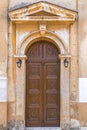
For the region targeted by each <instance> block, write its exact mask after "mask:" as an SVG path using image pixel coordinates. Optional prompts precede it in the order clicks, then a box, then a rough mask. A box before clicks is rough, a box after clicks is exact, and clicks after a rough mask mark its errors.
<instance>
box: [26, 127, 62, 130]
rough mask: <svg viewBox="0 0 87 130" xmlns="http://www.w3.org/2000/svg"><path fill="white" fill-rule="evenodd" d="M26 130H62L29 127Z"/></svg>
mask: <svg viewBox="0 0 87 130" xmlns="http://www.w3.org/2000/svg"><path fill="white" fill-rule="evenodd" d="M26 130H60V128H59V127H28V128H26Z"/></svg>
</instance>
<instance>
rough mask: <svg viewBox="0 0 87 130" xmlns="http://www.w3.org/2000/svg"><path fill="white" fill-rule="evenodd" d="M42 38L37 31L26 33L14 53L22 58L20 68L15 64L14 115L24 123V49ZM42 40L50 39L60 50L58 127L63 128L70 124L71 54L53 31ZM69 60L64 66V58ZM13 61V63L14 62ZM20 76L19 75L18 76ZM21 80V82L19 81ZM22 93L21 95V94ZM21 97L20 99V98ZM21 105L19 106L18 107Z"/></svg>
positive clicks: (16, 57) (16, 58)
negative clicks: (25, 36)
mask: <svg viewBox="0 0 87 130" xmlns="http://www.w3.org/2000/svg"><path fill="white" fill-rule="evenodd" d="M40 39H42V37H41V34H40V32H39V31H37V32H34V33H32V35H30V34H29V35H28V37H27V38H26V39H25V40H24V41H23V42H22V43H21V46H20V48H19V49H18V52H17V54H16V55H14V58H15V60H16V61H17V60H18V59H21V60H22V66H21V68H18V67H17V65H16V115H17V117H19V116H21V120H22V121H24V124H25V98H26V59H27V56H26V50H27V49H28V48H29V46H30V45H32V44H33V43H34V42H35V41H37V40H40ZM43 39H44V40H47V41H51V43H53V44H55V45H56V47H58V48H59V50H60V55H58V57H59V58H60V127H61V128H62V129H64V130H65V128H66V129H67V128H68V127H69V126H70V113H69V111H70V110H69V109H70V104H69V97H70V96H69V87H70V84H69V83H70V76H69V73H70V58H71V55H70V54H68V53H66V49H65V48H64V44H63V42H62V41H60V39H59V38H58V37H57V36H56V35H55V34H53V33H51V32H47V33H46V35H45V36H44V37H43ZM65 58H66V59H67V60H69V66H68V67H67V68H66V67H65V66H64V59H65ZM16 61H15V63H16ZM20 76H21V77H20ZM20 81H21V82H20ZM21 93H22V95H21ZM20 99H22V100H20ZM20 106H21V108H20Z"/></svg>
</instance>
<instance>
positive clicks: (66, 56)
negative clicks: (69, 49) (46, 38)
mask: <svg viewBox="0 0 87 130" xmlns="http://www.w3.org/2000/svg"><path fill="white" fill-rule="evenodd" d="M71 57H72V56H71V54H59V55H58V58H59V59H64V58H67V59H70V58H71Z"/></svg>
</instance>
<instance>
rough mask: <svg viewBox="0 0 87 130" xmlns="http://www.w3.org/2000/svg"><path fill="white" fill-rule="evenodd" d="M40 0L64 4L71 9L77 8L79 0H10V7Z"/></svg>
mask: <svg viewBox="0 0 87 130" xmlns="http://www.w3.org/2000/svg"><path fill="white" fill-rule="evenodd" d="M38 1H46V2H49V3H53V4H56V5H59V6H63V7H66V8H69V9H74V10H76V1H77V0H73V1H72V0H20V1H19V0H17V1H14V0H9V8H10V9H12V8H17V7H21V6H23V5H28V4H33V3H36V2H38Z"/></svg>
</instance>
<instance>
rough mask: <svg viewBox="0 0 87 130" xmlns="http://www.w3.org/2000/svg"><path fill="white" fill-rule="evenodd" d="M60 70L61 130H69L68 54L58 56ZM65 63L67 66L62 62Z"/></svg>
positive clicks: (69, 56)
mask: <svg viewBox="0 0 87 130" xmlns="http://www.w3.org/2000/svg"><path fill="white" fill-rule="evenodd" d="M59 58H60V62H61V68H60V72H61V74H60V95H61V97H60V98H61V106H60V108H61V113H60V115H61V119H60V120H61V121H60V122H61V124H60V125H61V130H69V128H70V110H69V107H70V104H69V96H70V95H69V87H70V81H69V80H70V58H71V55H69V54H65V55H64V54H62V55H59ZM65 59H66V61H67V66H66V65H65V63H64V60H65Z"/></svg>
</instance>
